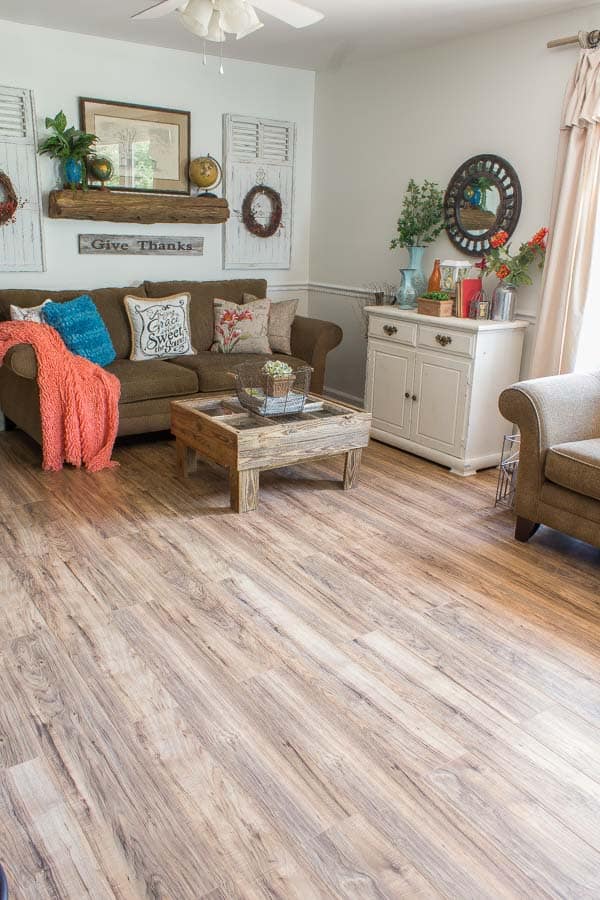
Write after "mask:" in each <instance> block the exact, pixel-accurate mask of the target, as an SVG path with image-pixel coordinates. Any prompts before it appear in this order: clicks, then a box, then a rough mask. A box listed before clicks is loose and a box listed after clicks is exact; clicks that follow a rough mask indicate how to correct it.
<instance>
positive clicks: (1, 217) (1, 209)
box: [0, 172, 19, 225]
mask: <svg viewBox="0 0 600 900" xmlns="http://www.w3.org/2000/svg"><path fill="white" fill-rule="evenodd" d="M0 188H2V190H3V191H4V199H3V200H0V225H6V224H7V223H8V222H14V221H15V214H16V212H17V209H18V208H19V198H18V197H17V195H16V192H15V189H14V187H13V183H12V181H11V180H10V178H9V177H8V175H7V174H6V173H5V172H0Z"/></svg>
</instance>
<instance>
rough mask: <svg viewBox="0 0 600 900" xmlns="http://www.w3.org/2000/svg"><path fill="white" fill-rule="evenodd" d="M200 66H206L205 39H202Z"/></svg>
mask: <svg viewBox="0 0 600 900" xmlns="http://www.w3.org/2000/svg"><path fill="white" fill-rule="evenodd" d="M202 64H203V65H204V66H205V65H206V38H204V48H203V51H202Z"/></svg>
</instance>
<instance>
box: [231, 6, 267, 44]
mask: <svg viewBox="0 0 600 900" xmlns="http://www.w3.org/2000/svg"><path fill="white" fill-rule="evenodd" d="M242 18H243V21H242V22H240V23H239V26H238V27H237V28H236V29H235V36H236V39H237V40H238V41H239V40H241V38H245V37H248V35H249V34H252V33H253V32H255V31H258V29H259V28H262V27H263V23H262V22H261V21H260V19H259V18H258V16H257V15H256V11H255V9H254V7H253V6H250V4H249V3H244V12H243V17H242Z"/></svg>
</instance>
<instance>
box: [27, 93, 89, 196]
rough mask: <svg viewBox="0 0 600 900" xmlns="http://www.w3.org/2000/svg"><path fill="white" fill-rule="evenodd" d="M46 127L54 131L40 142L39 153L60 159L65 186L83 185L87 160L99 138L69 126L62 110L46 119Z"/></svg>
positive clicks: (73, 187) (75, 186)
mask: <svg viewBox="0 0 600 900" xmlns="http://www.w3.org/2000/svg"><path fill="white" fill-rule="evenodd" d="M46 128H47V129H48V130H49V131H51V132H52V133H51V134H49V135H48V137H46V138H44V140H43V141H41V142H40V145H39V147H38V153H40V154H41V155H46V156H49V157H50V159H58V160H59V161H60V163H61V168H62V174H63V180H64V186H65V187H70V188H72V189H73V190H74V189H75V188H77V187H81V183H82V181H83V180H84V178H83V176H84V173H85V161H86V159H87V157H88V156H89V155H90V151H91V149H92V147H93V145H94V144H95V143H96V141H97V140H98V138H97V137H96V135H95V134H88V133H87V132H86V131H80V130H79V129H78V128H74V127H73V126H70V127H67V117H66V116H65V114H64V112H63V111H62V110H61V111H60V112H59V113H57V114H56V115H55V117H54V118H53V119H51V118H47V119H46ZM84 188H85V184H84Z"/></svg>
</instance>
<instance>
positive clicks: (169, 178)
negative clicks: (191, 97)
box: [79, 97, 190, 194]
mask: <svg viewBox="0 0 600 900" xmlns="http://www.w3.org/2000/svg"><path fill="white" fill-rule="evenodd" d="M79 102H80V116H81V127H82V128H83V129H84V131H87V132H91V133H92V134H95V135H97V136H98V143H97V144H96V145H95V147H94V151H95V153H96V155H97V156H105V157H108V159H110V161H111V162H112V164H113V174H112V177H111V179H110V180H109V181H107V182H106V186H107V187H109V188H110V189H111V190H113V191H143V192H144V193H155V194H189V192H190V182H189V177H188V166H189V162H190V114H189V112H184V111H183V110H180V109H161V108H160V107H156V106H137V105H135V104H133V103H118V102H113V101H110V100H94V99H91V98H89V97H82V98H81V99H80V101H79Z"/></svg>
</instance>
